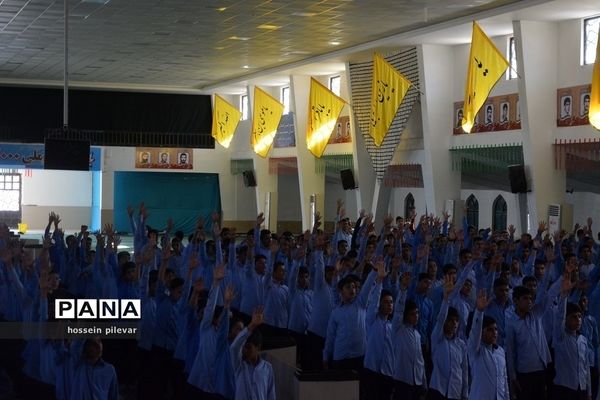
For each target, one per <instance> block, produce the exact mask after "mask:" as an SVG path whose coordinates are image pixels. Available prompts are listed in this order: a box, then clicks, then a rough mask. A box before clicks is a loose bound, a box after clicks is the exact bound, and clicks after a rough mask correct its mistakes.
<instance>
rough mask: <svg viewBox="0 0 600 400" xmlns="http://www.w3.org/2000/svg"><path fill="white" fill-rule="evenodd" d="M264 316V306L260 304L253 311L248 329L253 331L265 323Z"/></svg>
mask: <svg viewBox="0 0 600 400" xmlns="http://www.w3.org/2000/svg"><path fill="white" fill-rule="evenodd" d="M264 316H265V314H264V307H263V306H258V307H257V308H256V309H255V310H254V312H253V313H252V320H251V321H250V324H249V325H248V330H249V331H250V332H252V331H254V329H256V328H257V327H258V326H260V324H262V323H263V320H264Z"/></svg>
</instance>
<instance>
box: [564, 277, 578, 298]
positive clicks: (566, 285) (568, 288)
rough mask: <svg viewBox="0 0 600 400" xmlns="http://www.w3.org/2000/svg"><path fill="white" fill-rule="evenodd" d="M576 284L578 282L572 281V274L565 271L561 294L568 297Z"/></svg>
mask: <svg viewBox="0 0 600 400" xmlns="http://www.w3.org/2000/svg"><path fill="white" fill-rule="evenodd" d="M576 284H577V283H576V282H572V281H571V274H570V273H569V272H565V273H564V274H563V276H562V279H561V281H560V295H561V296H562V297H567V296H568V295H569V293H571V290H573V288H574V287H575V285H576Z"/></svg>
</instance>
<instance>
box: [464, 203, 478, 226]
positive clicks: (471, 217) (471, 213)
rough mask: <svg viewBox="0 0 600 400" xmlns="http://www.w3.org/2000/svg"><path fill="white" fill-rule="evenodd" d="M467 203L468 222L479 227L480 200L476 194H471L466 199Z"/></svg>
mask: <svg viewBox="0 0 600 400" xmlns="http://www.w3.org/2000/svg"><path fill="white" fill-rule="evenodd" d="M466 205H467V223H468V224H469V226H474V227H475V229H479V202H478V201H477V198H476V197H475V196H474V195H470V196H469V197H468V198H467V201H466Z"/></svg>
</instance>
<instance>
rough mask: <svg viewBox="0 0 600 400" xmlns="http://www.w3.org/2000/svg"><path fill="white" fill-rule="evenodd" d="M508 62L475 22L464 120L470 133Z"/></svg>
mask: <svg viewBox="0 0 600 400" xmlns="http://www.w3.org/2000/svg"><path fill="white" fill-rule="evenodd" d="M508 65H509V64H508V61H506V58H504V55H502V53H500V51H498V49H497V48H496V46H494V43H492V41H491V40H490V38H488V37H487V36H486V34H485V33H484V32H483V31H482V30H481V28H480V27H479V25H477V23H476V22H475V21H473V36H472V38H471V52H470V54H469V63H468V65H467V84H466V85H465V103H464V106H463V109H464V118H463V120H462V128H463V130H464V131H465V132H467V133H470V132H471V128H473V122H474V121H475V116H476V115H477V112H478V111H479V109H480V108H481V106H482V105H483V103H485V100H486V99H487V97H488V95H489V94H490V91H491V90H492V88H493V87H494V85H495V84H496V82H497V81H498V79H500V77H501V76H502V74H504V71H506V68H508Z"/></svg>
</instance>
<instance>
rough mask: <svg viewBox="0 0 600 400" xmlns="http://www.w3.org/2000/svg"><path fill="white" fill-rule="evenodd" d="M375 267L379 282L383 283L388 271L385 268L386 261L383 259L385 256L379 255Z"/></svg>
mask: <svg viewBox="0 0 600 400" xmlns="http://www.w3.org/2000/svg"><path fill="white" fill-rule="evenodd" d="M374 268H375V269H376V270H377V282H379V283H381V282H383V280H384V279H385V277H386V276H387V272H386V270H385V262H384V261H383V257H378V258H377V261H376V262H375V265H374Z"/></svg>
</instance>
